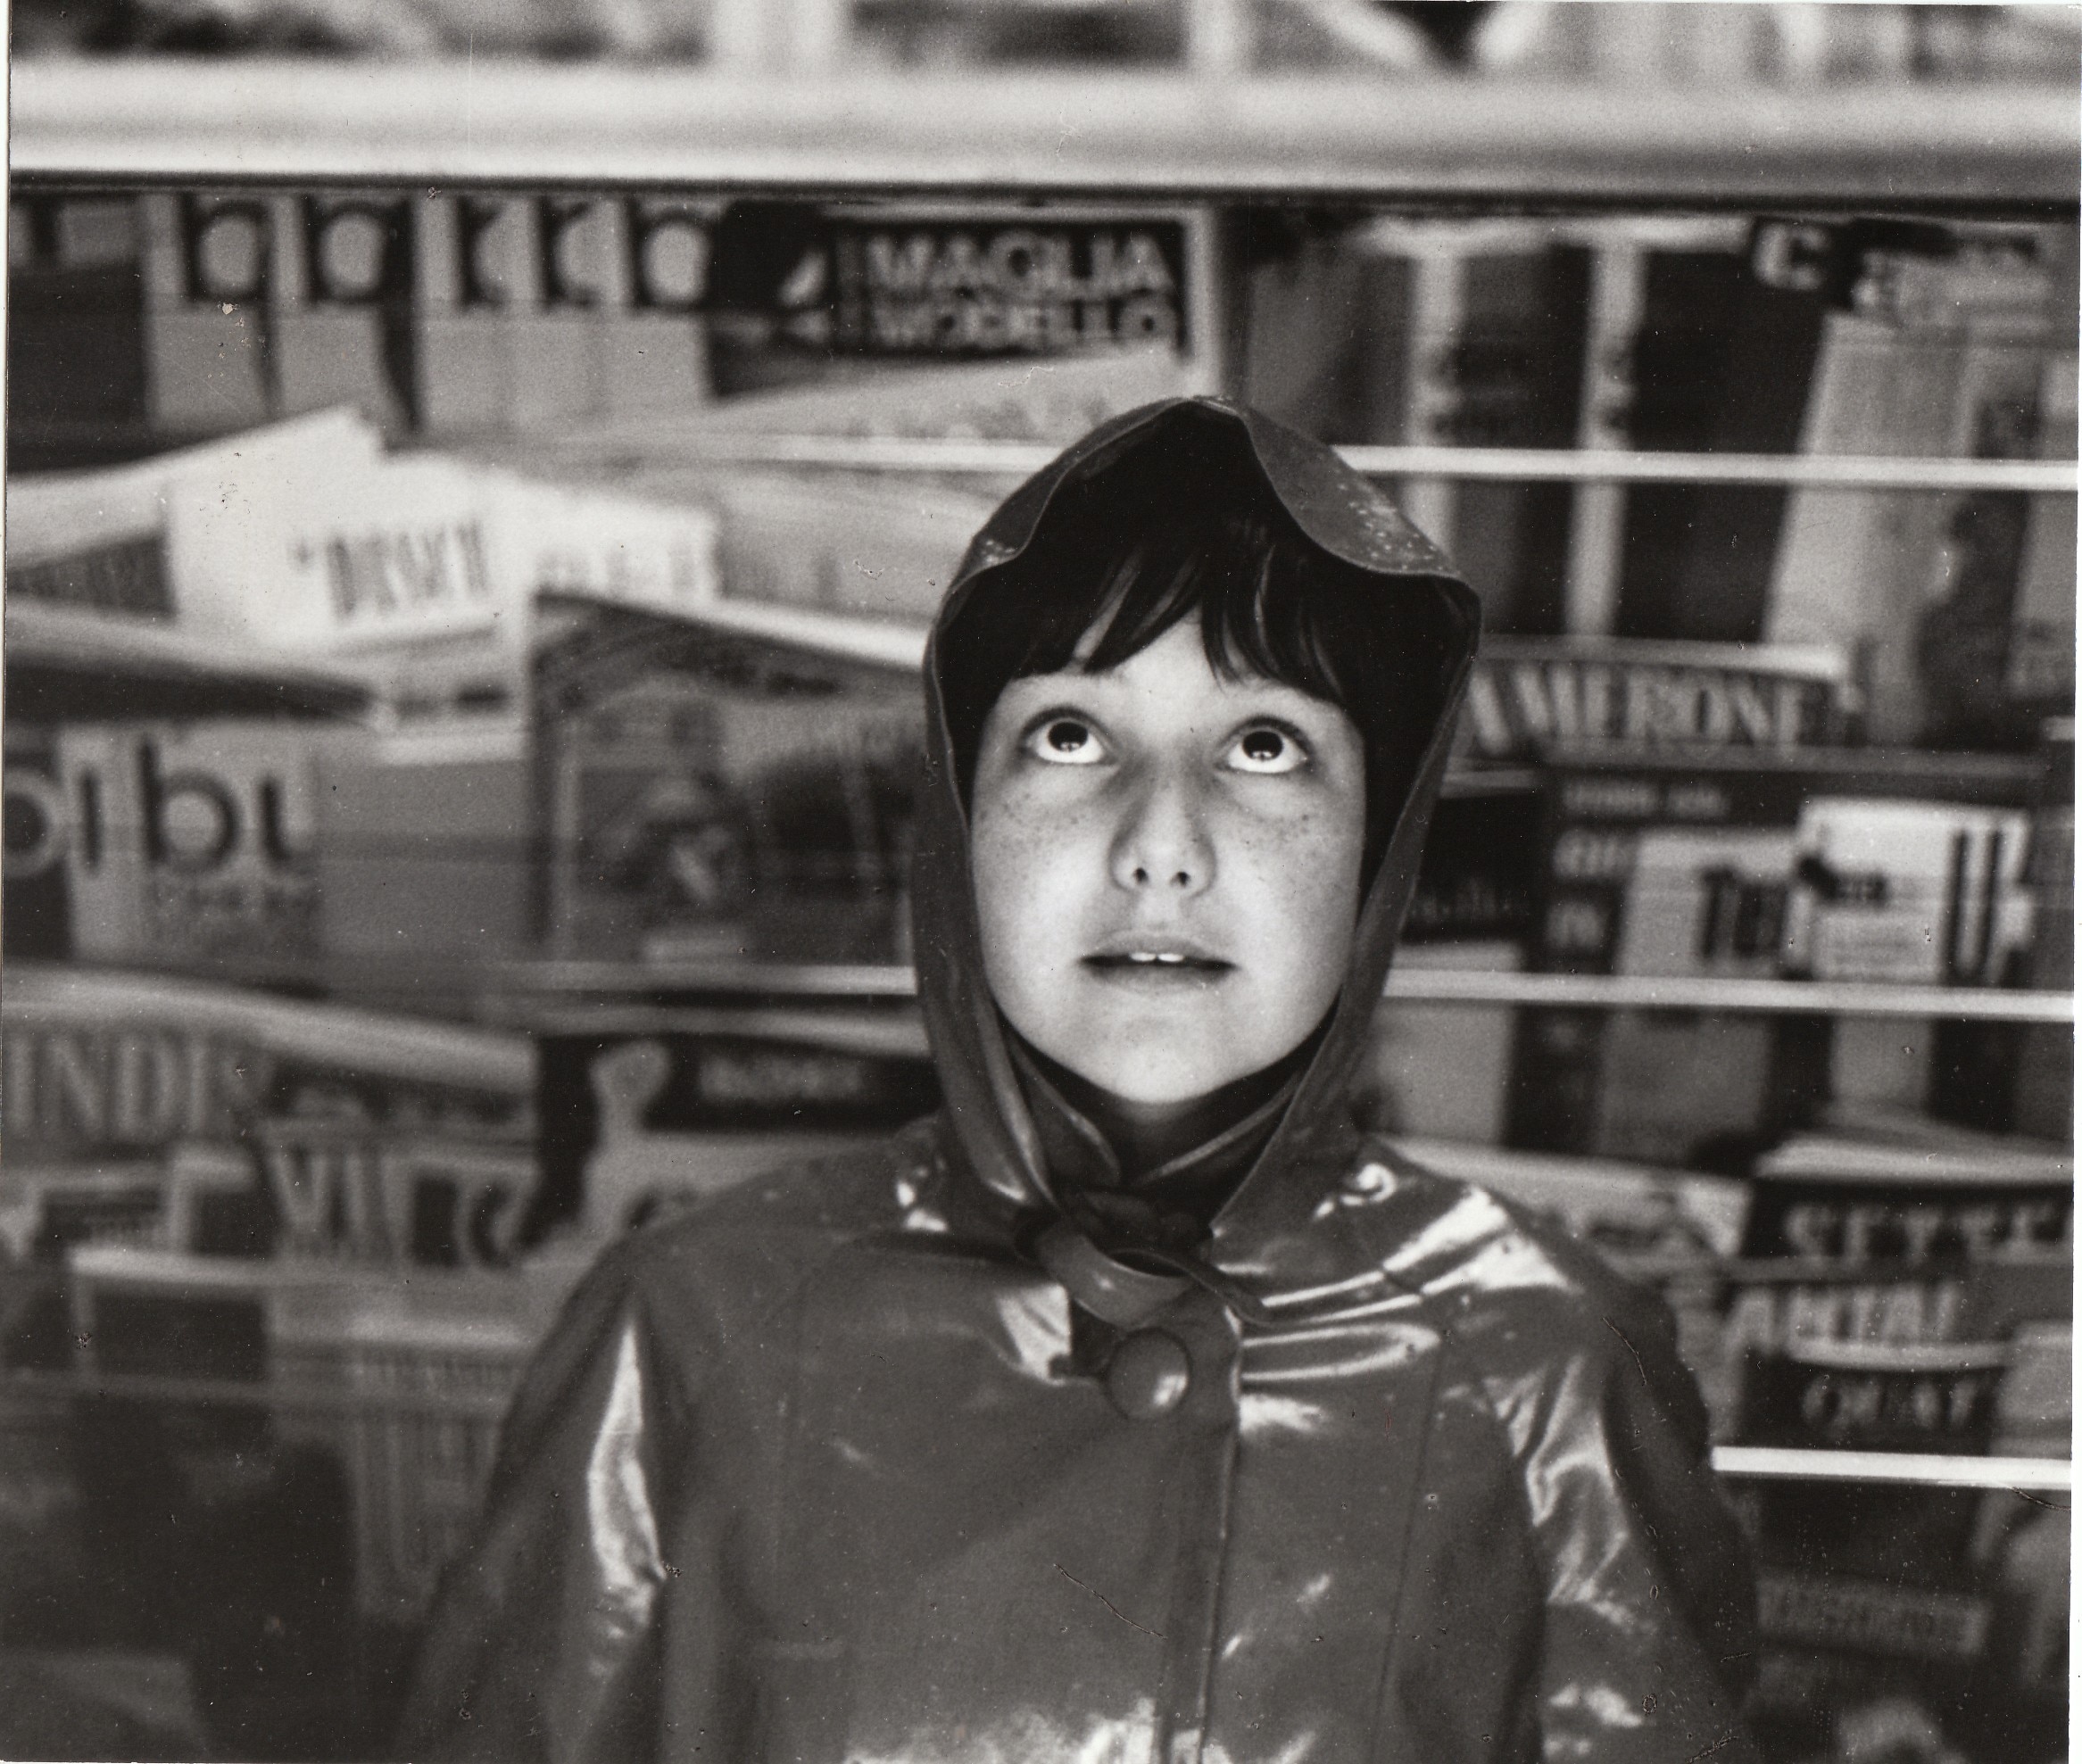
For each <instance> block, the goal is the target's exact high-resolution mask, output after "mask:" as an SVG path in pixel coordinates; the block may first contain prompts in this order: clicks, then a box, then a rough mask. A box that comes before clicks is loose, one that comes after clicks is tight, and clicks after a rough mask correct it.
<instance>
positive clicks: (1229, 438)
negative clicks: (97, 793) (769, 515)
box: [912, 398, 1481, 1262]
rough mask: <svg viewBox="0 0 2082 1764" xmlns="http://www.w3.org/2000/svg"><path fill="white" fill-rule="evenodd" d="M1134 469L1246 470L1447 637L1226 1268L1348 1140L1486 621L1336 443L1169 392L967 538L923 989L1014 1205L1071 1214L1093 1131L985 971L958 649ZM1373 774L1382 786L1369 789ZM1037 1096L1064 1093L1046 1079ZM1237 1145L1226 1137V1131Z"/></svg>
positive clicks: (1235, 1198)
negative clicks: (1025, 1040)
mask: <svg viewBox="0 0 2082 1764" xmlns="http://www.w3.org/2000/svg"><path fill="white" fill-rule="evenodd" d="M1124 468H1127V469H1131V470H1132V471H1133V472H1134V474H1135V475H1136V482H1137V484H1139V485H1142V486H1149V485H1152V484H1153V485H1154V486H1155V488H1156V492H1157V494H1159V495H1161V493H1162V487H1163V485H1164V484H1165V481H1166V479H1167V478H1170V479H1171V480H1172V481H1174V482H1175V483H1177V484H1179V485H1180V487H1181V488H1182V489H1183V488H1185V487H1186V486H1187V485H1188V484H1189V483H1190V480H1191V479H1192V478H1193V476H1196V475H1199V474H1204V473H1209V472H1217V473H1221V474H1223V482H1224V483H1230V482H1233V481H1235V480H1236V478H1237V477H1238V476H1240V478H1241V480H1242V481H1243V483H1244V484H1247V485H1248V489H1249V491H1250V492H1252V493H1262V494H1263V495H1264V496H1265V497H1266V498H1268V499H1269V500H1270V501H1271V502H1272V503H1273V504H1276V505H1277V507H1278V509H1281V510H1283V511H1284V513H1285V514H1286V516H1287V517H1289V518H1290V519H1291V521H1292V523H1293V526H1295V527H1297V528H1298V530H1299V532H1300V534H1301V535H1302V537H1303V538H1304V540H1305V541H1306V542H1307V543H1308V544H1310V545H1313V546H1314V547H1315V548H1316V549H1317V550H1318V551H1321V552H1322V553H1323V555H1324V556H1325V557H1326V558H1327V559H1332V560H1335V561H1336V562H1338V563H1340V564H1342V565H1345V566H1347V567H1348V569H1349V570H1352V571H1356V572H1357V573H1358V574H1359V576H1361V578H1362V579H1363V580H1364V583H1365V584H1368V585H1369V586H1370V587H1371V588H1372V589H1373V592H1375V593H1377V594H1378V597H1379V604H1380V606H1381V612H1382V617H1383V618H1384V619H1385V618H1388V617H1391V616H1396V615H1398V614H1401V613H1406V612H1407V611H1408V610H1410V609H1413V608H1414V607H1417V606H1420V605H1421V606H1422V607H1423V608H1424V609H1426V610H1428V611H1429V612H1431V614H1432V615H1433V617H1432V619H1431V625H1432V626H1433V627H1434V628H1435V629H1437V630H1439V631H1440V632H1442V633H1443V634H1444V642H1443V644H1442V645H1441V646H1439V650H1438V658H1437V662H1436V666H1437V669H1438V678H1437V679H1436V681H1435V682H1427V684H1429V685H1431V686H1433V687H1435V695H1432V696H1431V704H1432V705H1433V706H1434V707H1435V711H1436V715H1435V718H1434V721H1433V723H1432V725H1431V730H1430V735H1429V739H1428V741H1426V742H1425V744H1424V746H1423V754H1422V758H1421V759H1420V760H1419V762H1418V764H1417V765H1416V766H1415V768H1414V773H1413V774H1411V776H1410V781H1409V782H1408V783H1407V785H1406V788H1404V787H1401V786H1400V785H1399V783H1396V784H1391V785H1389V788H1390V789H1399V791H1400V800H1399V801H1397V800H1389V801H1385V802H1384V801H1381V800H1380V799H1379V798H1378V795H1377V796H1376V798H1375V800H1374V802H1373V813H1374V814H1375V815H1376V816H1379V817H1380V823H1381V825H1382V826H1384V827H1385V828H1386V829H1387V830H1388V831H1387V836H1386V840H1385V843H1384V845H1383V847H1382V855H1381V859H1380V861H1379V863H1378V865H1376V867H1375V868H1374V871H1373V875H1372V878H1371V882H1370V885H1369V887H1368V889H1367V891H1366V895H1365V899H1364V904H1363V905H1362V907H1361V909H1360V915H1359V921H1358V925H1357V930H1356V935H1355V938H1354V940H1353V945H1352V956H1351V963H1350V967H1349V969H1348V973H1347V974H1346V977H1345V982H1344V986H1343V989H1342V990H1341V991H1340V994H1339V997H1338V1000H1337V1003H1336V1005H1335V1006H1333V1007H1332V1010H1331V1016H1330V1018H1329V1020H1328V1023H1326V1025H1325V1026H1324V1028H1323V1031H1321V1032H1320V1033H1319V1034H1318V1035H1317V1037H1316V1038H1315V1047H1314V1050H1313V1053H1312V1055H1310V1056H1308V1057H1307V1058H1306V1063H1305V1064H1303V1066H1302V1068H1301V1070H1300V1071H1299V1072H1298V1074H1297V1076H1296V1077H1295V1078H1294V1079H1293V1080H1291V1081H1290V1082H1289V1083H1288V1084H1287V1085H1286V1086H1285V1087H1284V1088H1283V1089H1282V1091H1281V1093H1280V1098H1279V1101H1278V1103H1277V1104H1276V1105H1275V1113H1276V1114H1277V1120H1276V1122H1273V1123H1271V1124H1270V1130H1269V1133H1267V1132H1265V1130H1264V1129H1265V1126H1266V1125H1267V1123H1265V1122H1262V1121H1261V1122H1257V1123H1255V1124H1256V1125H1257V1127H1258V1128H1259V1130H1260V1131H1259V1132H1258V1135H1257V1144H1258V1146H1259V1147H1260V1149H1259V1151H1258V1153H1257V1157H1256V1159H1255V1160H1254V1161H1253V1162H1251V1163H1250V1164H1249V1166H1248V1171H1247V1172H1245V1173H1244V1174H1243V1175H1242V1176H1241V1180H1240V1181H1238V1182H1236V1184H1235V1185H1234V1187H1233V1188H1232V1189H1231V1190H1230V1192H1229V1194H1228V1197H1227V1199H1226V1200H1225V1201H1224V1202H1223V1204H1222V1205H1221V1206H1220V1208H1219V1210H1218V1212H1217V1213H1216V1214H1215V1220H1214V1222H1213V1230H1214V1237H1215V1246H1216V1247H1215V1257H1214V1259H1215V1260H1216V1261H1217V1262H1219V1260H1220V1259H1221V1256H1220V1246H1221V1245H1222V1244H1223V1240H1224V1239H1227V1240H1229V1241H1231V1242H1232V1243H1233V1242H1236V1241H1238V1240H1240V1239H1242V1238H1249V1237H1252V1236H1255V1235H1257V1232H1258V1230H1262V1229H1265V1228H1267V1227H1270V1226H1272V1225H1273V1224H1274V1223H1277V1222H1281V1221H1283V1220H1287V1219H1290V1218H1292V1217H1294V1216H1296V1214H1297V1211H1298V1212H1300V1213H1306V1208H1307V1206H1308V1205H1311V1204H1313V1202H1314V1200H1315V1196H1314V1195H1313V1194H1309V1193H1306V1192H1305V1190H1306V1187H1307V1184H1306V1181H1302V1182H1300V1183H1299V1184H1298V1185H1297V1181H1296V1180H1295V1174H1294V1172H1296V1171H1297V1170H1298V1169H1299V1168H1302V1167H1306V1165H1308V1164H1311V1163H1313V1162H1318V1161H1319V1160H1315V1159H1313V1158H1312V1156H1311V1154H1312V1152H1314V1151H1315V1150H1316V1149H1318V1144H1317V1142H1318V1141H1320V1140H1323V1139H1325V1138H1326V1137H1327V1136H1331V1135H1335V1134H1337V1133H1340V1132H1347V1133H1348V1124H1347V1122H1346V1120H1345V1115H1344V1100H1345V1095H1346V1090H1347V1088H1348V1084H1349V1082H1350V1080H1351V1077H1352V1073H1353V1070H1354V1068H1355V1066H1356V1064H1357V1062H1358V1059H1359V1057H1360V1055H1361V1053H1362V1050H1363V1048H1364V1040H1365V1037H1366V1034H1367V1030H1368V1026H1369V1024H1370V1023H1371V1021H1372V1019H1373V1013H1374V1009H1375V1006H1376V1004H1377V1002H1378V1000H1379V998H1380V994H1381V985H1382V982H1383V981H1385V979H1386V978H1387V975H1388V971H1389V964H1390V962H1391V961H1392V960H1393V958H1394V954H1395V947H1396V941H1397V939H1398V936H1399V934H1400V932H1401V929H1402V923H1403V918H1404V915H1405V914H1406V911H1407V910H1408V907H1409V902H1410V896H1411V893H1412V891H1413V890H1414V886H1415V882H1416V874H1417V865H1418V860H1419V857H1421V855H1422V852H1423V843H1424V834H1425V831H1426V828H1427V827H1428V825H1429V824H1430V820H1431V808H1432V805H1433V804H1434V802H1435V801H1436V800H1437V798H1438V793H1439V783H1440V782H1441V779H1442V777H1443V775H1444V772H1445V767H1446V760H1447V752H1448V750H1449V749H1450V747H1451V745H1452V735H1453V729H1454V725H1455V722H1456V717H1457V715H1458V711H1459V707H1460V701H1461V698H1462V695H1463V693H1464V690H1465V687H1466V681H1467V676H1468V672H1469V669H1470V667H1471V665H1472V661H1473V658H1474V652H1475V645H1476V641H1477V638H1478V635H1479V634H1480V629H1481V604H1480V602H1479V601H1478V600H1477V599H1476V597H1475V595H1474V593H1473V592H1472V590H1471V589H1470V588H1469V587H1468V585H1467V584H1465V583H1464V582H1463V581H1462V580H1461V579H1460V577H1459V576H1457V575H1456V573H1455V571H1454V568H1453V566H1452V565H1451V564H1450V563H1449V562H1448V561H1447V559H1446V557H1445V555H1444V553H1442V552H1441V551H1439V549H1438V547H1437V546H1435V545H1433V544H1432V543H1431V541H1430V540H1429V539H1427V538H1425V536H1424V535H1423V534H1422V533H1420V532H1418V531H1417V529H1416V528H1415V527H1414V526H1411V525H1410V524H1409V522H1408V521H1407V520H1406V519H1405V518H1403V516H1402V514H1401V512H1400V511H1399V510H1398V509H1397V508H1396V507H1395V505H1394V504H1393V503H1392V502H1391V501H1389V499H1388V498H1387V497H1386V496H1385V495H1383V494H1382V493H1381V492H1380V491H1379V490H1377V489H1376V488H1374V486H1373V484H1369V483H1368V482H1367V481H1366V480H1365V479H1364V478H1363V477H1361V476H1359V475H1358V474H1357V473H1356V472H1355V471H1353V470H1352V469H1351V468H1349V467H1348V466H1347V465H1346V464H1345V463H1344V462H1343V461H1342V460H1340V459H1339V458H1338V456H1337V455H1336V454H1335V453H1334V452H1332V451H1331V450H1330V449H1329V448H1328V447H1325V446H1323V444H1322V443H1318V442H1315V441H1312V440H1310V439H1308V438H1306V436H1303V435H1298V434H1296V433H1295V432H1294V431H1292V430H1291V429H1289V428H1286V427H1282V426H1281V425H1280V424H1278V423H1275V422H1273V421H1272V420H1271V419H1270V418H1266V417H1265V416H1264V415H1262V414H1260V413H1259V412H1257V411H1255V410H1248V409H1247V408H1245V407H1242V406H1240V405H1237V404H1232V403H1230V402H1225V401H1223V400H1219V399H1208V398H1196V399H1178V400H1170V401H1166V402H1162V403H1157V404H1151V405H1146V406H1144V407H1143V408H1141V409H1140V410H1133V411H1130V412H1128V413H1127V414H1126V415H1124V416H1122V417H1118V418H1115V419H1114V420H1112V421H1111V422H1108V423H1107V424H1105V425H1103V426H1102V427H1099V428H1098V429H1095V430H1094V431H1093V432H1092V433H1091V435H1087V436H1086V437H1085V438H1084V439H1083V440H1082V441H1081V442H1079V443H1077V444H1076V445H1075V446H1074V447H1072V448H1070V449H1069V450H1068V451H1066V452H1064V453H1063V454H1061V455H1060V456H1058V458H1057V459H1056V460H1053V461H1051V462H1050V463H1049V465H1048V466H1046V467H1045V468H1042V469H1041V471H1040V472H1038V473H1036V474H1035V475H1034V476H1033V477H1031V478H1029V479H1028V480H1027V481H1026V482H1025V483H1024V484H1022V485H1021V486H1020V487H1019V488H1018V489H1017V490H1016V491H1015V492H1014V493H1012V494H1011V495H1010V496H1009V497H1008V498H1007V499H1006V501H1004V503H1003V504H1002V505H1001V506H1000V508H999V509H998V510H997V512H996V513H995V514H994V515H993V516H992V517H991V519H990V521H989V522H988V523H986V525H985V526H983V530H982V531H981V532H980V533H978V534H977V535H976V536H975V540H974V541H973V542H971V544H970V546H969V548H968V551H967V554H966V557H965V558H964V559H963V560H962V564H961V567H960V569H959V571H958V573H957V575H956V576H955V579H954V582H953V584H952V585H951V586H950V589H949V591H948V593H947V596H946V599H945V600H944V601H943V603H942V605H941V610H940V616H939V617H938V619H937V620H936V621H935V624H934V626H933V635H932V639H931V642H930V643H929V645H928V647H927V650H926V658H925V714H926V743H927V752H926V767H927V770H926V781H925V792H924V800H923V805H922V808H921V813H920V817H919V829H918V842H917V857H916V860H915V867H914V872H913V884H912V890H913V891H912V899H913V923H914V934H915V947H916V959H917V969H918V986H919V993H920V997H921V1001H922V1004H923V1006H924V1014H925V1027H926V1031H927V1033H928V1035H929V1036H930V1038H931V1040H932V1044H933V1058H934V1061H935V1063H936V1064H937V1065H938V1067H939V1071H940V1077H941V1088H942V1091H943V1094H944V1096H945V1098H946V1102H947V1110H948V1118H949V1121H950V1124H951V1129H952V1132H953V1135H954V1138H955V1139H956V1141H957V1142H958V1161H959V1163H960V1164H962V1165H963V1166H965V1167H966V1171H967V1172H968V1173H969V1174H970V1175H971V1176H973V1177H974V1178H975V1180H976V1181H977V1182H979V1183H980V1184H981V1185H982V1187H983V1189H984V1190H986V1191H987V1193H988V1194H989V1196H991V1197H994V1199H995V1201H996V1203H997V1204H998V1205H1000V1207H1003V1208H1009V1209H1011V1210H1012V1211H1013V1212H1014V1213H1035V1212H1037V1211H1038V1212H1039V1213H1043V1214H1048V1213H1057V1212H1059V1211H1060V1210H1061V1208H1062V1204H1063V1199H1064V1196H1063V1194H1062V1192H1061V1183H1060V1181H1059V1178H1060V1176H1061V1174H1062V1169H1061V1164H1062V1159H1061V1156H1060V1153H1059V1150H1058V1148H1059V1147H1061V1146H1062V1144H1063V1143H1064V1141H1065V1139H1066V1138H1070V1139H1074V1138H1076V1137H1078V1135H1079V1134H1080V1133H1082V1135H1083V1136H1085V1137H1086V1138H1091V1137H1093V1135H1092V1130H1091V1129H1090V1127H1089V1126H1088V1125H1087V1124H1085V1123H1082V1122H1081V1121H1080V1120H1078V1119H1076V1118H1075V1117H1074V1111H1070V1110H1068V1108H1067V1106H1066V1105H1063V1106H1061V1112H1062V1113H1064V1114H1069V1115H1070V1116H1071V1117H1072V1118H1071V1119H1070V1120H1069V1121H1067V1122H1065V1121H1062V1120H1049V1119H1045V1118H1044V1119H1041V1120H1038V1121H1037V1119H1036V1113H1037V1087H1036V1086H1035V1084H1034V1082H1033V1074H1032V1072H1031V1070H1029V1072H1028V1074H1027V1082H1026V1083H1024V1085H1023V1083H1022V1081H1021V1072H1020V1065H1021V1062H1020V1060H1019V1056H1018V1055H1017V1054H1016V1052H1015V1045H1014V1041H1013V1039H1012V1032H1011V1031H1010V1030H1009V1028H1008V1026H1007V1024H1006V1023H1005V1021H1004V1019H1003V1017H1002V1016H1001V1015H1000V1012H999V1009H998V1006H997V1003H996V1001H995V999H994V998H992V996H991V990H990V988H989V985H988V984H987V982H986V981H985V979H984V974H983V954H982V939H981V934H980V932H979V928H978V918H977V911H976V902H975V890H974V886H973V883H972V881H971V870H970V853H969V829H968V816H967V811H966V806H965V804H964V801H963V795H962V786H961V780H960V776H959V767H958V757H957V739H956V733H955V731H954V730H953V728H952V727H951V726H950V715H949V704H950V691H949V674H950V665H949V658H950V655H951V654H953V653H955V652H957V651H958V648H959V645H960V642H961V623H962V618H963V615H964V613H965V612H966V610H967V609H969V608H970V607H972V606H973V605H975V604H976V603H977V601H978V599H979V597H983V596H987V595H989V594H990V593H991V592H992V588H993V584H994V583H995V582H997V581H998V580H999V578H1000V576H1001V573H1002V572H1003V570H1004V567H1005V566H1006V565H1008V564H1009V563H1011V562H1013V561H1014V560H1015V559H1017V558H1018V557H1020V555H1021V554H1022V553H1023V552H1024V551H1025V550H1026V549H1027V548H1028V547H1029V546H1030V545H1031V544H1033V542H1034V541H1035V539H1036V537H1037V535H1039V534H1042V533H1043V531H1044V530H1045V529H1046V528H1047V527H1048V526H1049V522H1050V521H1051V520H1052V519H1064V518H1068V517H1067V516H1066V515H1065V514H1064V512H1063V504H1064V502H1065V501H1066V498H1065V492H1066V491H1068V490H1071V489H1072V488H1074V487H1076V486H1081V485H1087V484H1095V483H1097V482H1098V481H1099V480H1101V479H1103V478H1104V477H1105V476H1107V475H1109V474H1113V473H1116V472H1120V471H1122V470H1123V469H1124ZM1376 782H1377V781H1375V780H1372V779H1370V780H1369V788H1370V791H1372V790H1373V788H1374V785H1375V783H1376ZM1039 1091H1040V1097H1041V1100H1040V1101H1039V1103H1038V1106H1039V1108H1040V1109H1041V1110H1042V1111H1044V1112H1045V1111H1049V1110H1050V1109H1051V1108H1053V1107H1054V1106H1055V1105H1056V1103H1057V1100H1058V1099H1056V1098H1054V1097H1051V1096H1049V1093H1048V1091H1047V1089H1046V1087H1045V1086H1041V1087H1039ZM1223 1137H1227V1136H1226V1135H1225V1136H1223Z"/></svg>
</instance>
